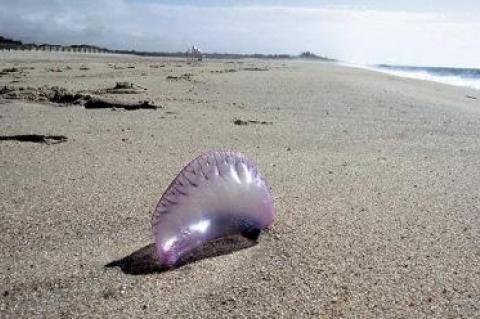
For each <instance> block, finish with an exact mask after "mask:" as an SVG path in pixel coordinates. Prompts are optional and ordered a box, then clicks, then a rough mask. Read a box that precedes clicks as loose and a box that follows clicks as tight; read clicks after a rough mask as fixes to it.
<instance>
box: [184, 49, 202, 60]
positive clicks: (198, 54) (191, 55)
mask: <svg viewBox="0 0 480 319" xmlns="http://www.w3.org/2000/svg"><path fill="white" fill-rule="evenodd" d="M186 55H187V60H188V61H192V62H195V61H202V59H203V56H202V51H200V49H199V48H198V47H196V46H194V45H193V46H192V48H190V49H188V50H187V54H186Z"/></svg>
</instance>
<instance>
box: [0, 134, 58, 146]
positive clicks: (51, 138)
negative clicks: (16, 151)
mask: <svg viewBox="0 0 480 319" xmlns="http://www.w3.org/2000/svg"><path fill="white" fill-rule="evenodd" d="M0 141H18V142H31V143H43V144H59V143H64V142H66V141H67V137H66V136H63V135H41V134H24V135H2V136H0Z"/></svg>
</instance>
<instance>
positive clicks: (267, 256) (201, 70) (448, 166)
mask: <svg viewBox="0 0 480 319" xmlns="http://www.w3.org/2000/svg"><path fill="white" fill-rule="evenodd" d="M2 70H3V71H2ZM0 71H2V72H1V73H0V74H1V75H0V90H1V93H2V94H0V136H1V137H2V138H1V140H0V180H1V188H0V239H1V240H0V248H1V259H2V262H1V263H0V287H1V291H0V293H1V295H0V317H2V318H19V317H24V318H28V317H48V318H57V317H65V318H72V317H75V318H86V317H98V318H102V317H104V318H106V317H111V318H132V317H142V318H225V317H231V318H300V317H311V318H478V317H480V169H479V168H480V142H479V141H480V91H475V90H471V89H467V88H461V87H454V86H448V85H443V84H438V83H433V82H426V81H420V80H413V79H405V78H400V77H395V76H391V75H386V74H381V73H376V72H372V71H367V70H360V69H354V68H348V67H344V66H340V65H336V64H333V63H320V62H307V61H293V60H292V61H287V60H285V61H282V60H278V61H277V60H233V61H228V60H211V61H204V62H201V63H190V64H188V63H187V62H186V61H185V60H184V59H167V58H142V57H134V56H128V55H123V56H122V55H108V54H105V55H102V54H73V53H60V52H58V53H47V52H45V53H41V52H24V53H18V52H0ZM117 82H127V83H133V85H131V86H129V85H127V89H125V91H115V89H114V87H115V85H116V83H117ZM52 87H54V88H52ZM55 87H56V88H55ZM65 92H67V93H65ZM76 94H79V96H82V97H85V96H89V97H88V99H91V96H94V97H98V98H100V99H101V100H102V101H109V103H112V107H108V104H107V107H106V108H87V107H86V106H85V105H84V104H82V103H84V102H85V99H84V100H83V102H82V103H78V101H79V100H81V99H78V98H76ZM72 96H73V97H72ZM77 97H78V96H77ZM55 101H57V102H55ZM88 101H91V100H87V102H88ZM141 101H148V105H154V106H155V107H157V108H156V109H143V108H139V109H135V110H126V109H124V108H123V107H122V105H132V104H133V105H137V104H138V105H140V104H139V102H141ZM115 103H116V104H115ZM95 105H97V106H98V105H99V104H95V103H94V106H95ZM115 105H117V106H115ZM20 135H22V136H24V137H23V138H22V137H19V136H20ZM25 135H27V136H25ZM32 135H35V136H36V137H32ZM30 140H32V141H30ZM211 149H228V150H235V151H240V152H242V153H245V154H246V155H248V156H249V157H251V158H252V159H254V160H255V161H257V163H258V165H259V167H260V168H261V170H262V172H263V174H264V175H265V176H266V178H267V180H268V183H269V185H270V187H271V191H272V194H273V197H274V200H275V206H276V210H277V216H276V219H275V222H274V226H273V228H272V229H271V230H270V231H268V232H265V233H262V234H261V236H260V238H259V240H258V243H256V244H251V243H249V244H248V245H246V246H249V247H240V246H241V243H240V244H238V245H235V244H232V247H233V248H232V249H226V250H225V252H224V253H218V254H216V256H213V255H212V256H207V257H208V258H203V259H201V258H200V259H198V260H195V261H194V262H191V263H188V264H186V265H184V266H182V267H180V268H178V269H174V270H170V271H163V272H162V271H157V270H155V268H154V267H152V264H151V263H152V260H151V259H152V256H151V255H152V253H151V252H152V249H151V244H152V243H153V235H152V230H151V223H150V221H151V217H152V211H153V209H154V208H155V205H156V204H157V202H158V200H159V199H160V196H161V195H162V193H163V192H164V190H165V189H166V187H167V186H168V185H169V183H170V182H171V180H172V179H173V178H174V177H175V176H176V174H177V173H178V172H179V171H180V170H181V169H182V167H183V166H184V165H185V164H187V163H188V162H189V161H190V160H191V159H193V158H194V157H196V156H198V155H200V154H201V153H203V152H205V151H208V150H211ZM223 244H225V243H223ZM240 248H244V249H240ZM213 250H215V248H213ZM107 265H109V266H108V267H107Z"/></svg>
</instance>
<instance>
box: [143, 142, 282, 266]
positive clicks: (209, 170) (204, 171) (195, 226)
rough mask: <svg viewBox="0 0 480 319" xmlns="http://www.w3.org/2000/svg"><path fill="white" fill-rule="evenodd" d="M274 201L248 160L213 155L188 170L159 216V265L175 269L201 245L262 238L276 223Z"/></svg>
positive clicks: (173, 185)
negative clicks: (220, 240) (233, 237)
mask: <svg viewBox="0 0 480 319" xmlns="http://www.w3.org/2000/svg"><path fill="white" fill-rule="evenodd" d="M274 216H275V207H274V204H273V199H272V196H271V194H270V191H269V189H268V186H267V184H266V181H265V178H264V177H263V175H262V174H261V173H260V171H259V169H258V167H257V166H256V164H255V163H254V162H253V161H251V160H250V159H248V158H247V157H246V156H245V155H243V154H241V153H236V152H230V151H210V152H207V153H205V154H203V155H200V156H199V157H197V158H195V159H194V160H192V161H191V162H190V163H188V164H187V166H185V167H184V168H183V169H182V171H181V172H180V173H179V174H178V175H177V177H176V178H175V179H174V180H173V181H172V183H171V184H170V186H169V187H168V188H167V190H166V191H165V193H164V194H163V196H162V198H161V199H160V201H159V203H158V205H157V207H156V209H155V212H154V214H153V219H152V225H153V232H154V236H155V246H156V252H157V257H158V263H159V265H160V266H161V267H163V268H171V267H175V266H176V265H177V263H178V262H179V260H180V259H181V258H182V257H184V256H185V255H187V254H188V253H190V252H191V251H192V250H193V249H195V248H197V247H199V246H200V245H202V244H204V243H206V242H208V241H211V240H214V239H218V238H221V237H225V236H229V235H243V236H245V237H247V238H249V239H255V240H256V239H257V238H258V236H259V234H260V231H261V230H262V229H265V228H268V227H270V226H271V225H272V223H273V218H274Z"/></svg>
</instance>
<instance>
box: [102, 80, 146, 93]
mask: <svg viewBox="0 0 480 319" xmlns="http://www.w3.org/2000/svg"><path fill="white" fill-rule="evenodd" d="M144 91H147V88H145V87H142V86H140V85H137V84H135V83H131V82H116V83H115V86H114V87H113V88H108V89H100V90H96V91H93V93H94V94H139V93H143V92H144Z"/></svg>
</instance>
